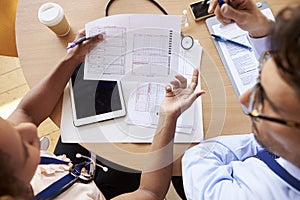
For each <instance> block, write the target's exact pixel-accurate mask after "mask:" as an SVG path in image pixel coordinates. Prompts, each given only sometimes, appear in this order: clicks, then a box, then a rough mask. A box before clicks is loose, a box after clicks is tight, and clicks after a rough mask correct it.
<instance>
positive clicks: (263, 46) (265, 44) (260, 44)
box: [249, 36, 270, 60]
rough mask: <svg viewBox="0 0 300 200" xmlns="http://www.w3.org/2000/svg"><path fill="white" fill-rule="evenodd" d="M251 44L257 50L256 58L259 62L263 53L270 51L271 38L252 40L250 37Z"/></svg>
mask: <svg viewBox="0 0 300 200" xmlns="http://www.w3.org/2000/svg"><path fill="white" fill-rule="evenodd" d="M249 38H250V42H251V44H252V46H253V47H254V49H255V57H256V59H257V60H258V59H259V58H260V57H261V56H262V54H263V52H265V51H267V50H270V36H266V37H261V38H252V37H250V36H249Z"/></svg>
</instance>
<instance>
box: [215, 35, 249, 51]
mask: <svg viewBox="0 0 300 200" xmlns="http://www.w3.org/2000/svg"><path fill="white" fill-rule="evenodd" d="M211 36H212V37H213V38H214V39H215V40H217V41H220V42H225V43H230V44H233V45H236V46H239V47H242V48H245V49H248V50H250V51H252V48H251V47H250V46H247V45H245V44H242V43H239V42H236V41H233V40H230V39H226V38H225V37H223V36H220V35H215V34H211Z"/></svg>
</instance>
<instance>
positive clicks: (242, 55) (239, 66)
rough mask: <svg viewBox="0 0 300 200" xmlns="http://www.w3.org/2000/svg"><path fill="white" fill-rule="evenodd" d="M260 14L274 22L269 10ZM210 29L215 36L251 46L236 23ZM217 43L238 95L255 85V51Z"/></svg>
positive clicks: (256, 73)
mask: <svg viewBox="0 0 300 200" xmlns="http://www.w3.org/2000/svg"><path fill="white" fill-rule="evenodd" d="M262 13H264V14H265V15H266V16H267V17H268V18H269V19H271V20H274V16H273V14H272V12H271V10H270V8H267V9H264V10H262ZM212 28H213V31H214V33H215V34H217V35H221V36H224V37H225V38H227V39H231V40H234V41H237V42H239V43H242V44H245V45H247V46H251V43H250V41H249V36H248V32H246V31H243V30H242V29H241V28H239V27H238V26H237V25H236V23H232V24H229V25H226V26H223V25H222V24H215V25H214V26H212ZM218 43H219V45H220V48H221V50H222V52H223V55H224V58H225V60H226V63H227V66H228V67H229V70H230V72H231V74H232V77H233V79H234V80H233V81H234V82H235V84H236V86H237V89H238V92H239V94H243V93H244V92H246V91H247V90H248V89H249V88H251V87H252V86H253V85H254V84H255V83H256V79H257V77H258V67H257V66H258V61H257V59H256V56H255V51H254V50H252V51H250V50H248V49H245V48H242V47H239V46H236V45H233V44H230V43H224V42H218Z"/></svg>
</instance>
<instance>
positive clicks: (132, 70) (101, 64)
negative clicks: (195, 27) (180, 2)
mask: <svg viewBox="0 0 300 200" xmlns="http://www.w3.org/2000/svg"><path fill="white" fill-rule="evenodd" d="M180 28H181V16H177V15H176V16H175V15H150V14H124V15H113V16H109V17H105V18H101V19H97V20H95V21H92V22H89V23H87V24H86V26H85V29H86V35H87V37H92V36H94V35H97V34H100V33H104V40H103V41H102V42H101V43H99V44H98V45H97V46H96V47H94V48H93V49H92V50H91V51H90V52H89V53H88V54H87V56H86V58H85V66H86V67H85V71H84V79H88V80H100V79H102V80H103V79H105V80H111V79H113V80H122V81H123V80H133V79H134V80H144V81H145V79H146V80H148V81H150V80H151V79H152V78H153V77H155V78H156V80H157V81H165V80H166V78H168V79H170V78H171V77H173V75H174V74H175V72H177V71H178V69H177V67H178V59H179V58H178V56H179V46H180V45H179V44H180V43H179V41H180ZM172 72H174V73H172Z"/></svg>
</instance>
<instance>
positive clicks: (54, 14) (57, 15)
mask: <svg viewBox="0 0 300 200" xmlns="http://www.w3.org/2000/svg"><path fill="white" fill-rule="evenodd" d="M38 17H39V20H40V22H41V23H42V24H44V25H46V26H47V27H48V28H50V29H51V30H52V31H53V32H54V33H56V35H58V36H65V35H67V34H68V33H69V32H70V29H71V27H70V24H69V22H68V20H67V19H66V16H65V13H64V10H63V8H62V7H61V6H60V5H58V4H56V3H45V4H43V5H41V7H40V8H39V11H38Z"/></svg>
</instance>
